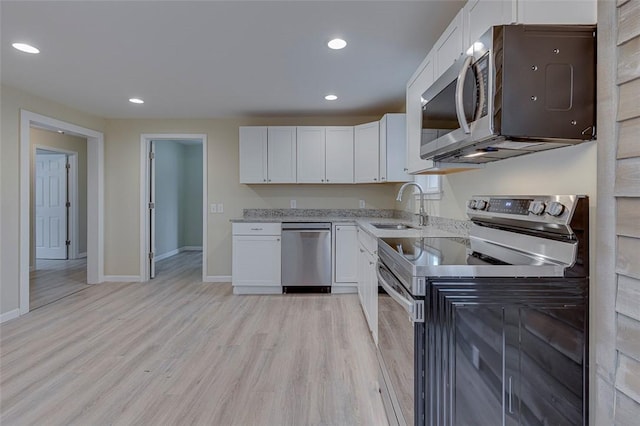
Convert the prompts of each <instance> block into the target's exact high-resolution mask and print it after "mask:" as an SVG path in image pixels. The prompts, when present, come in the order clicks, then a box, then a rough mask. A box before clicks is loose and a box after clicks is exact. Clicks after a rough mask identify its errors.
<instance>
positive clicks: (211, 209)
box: [209, 204, 218, 213]
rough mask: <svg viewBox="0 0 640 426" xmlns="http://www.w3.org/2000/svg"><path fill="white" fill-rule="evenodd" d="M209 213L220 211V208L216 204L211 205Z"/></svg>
mask: <svg viewBox="0 0 640 426" xmlns="http://www.w3.org/2000/svg"><path fill="white" fill-rule="evenodd" d="M209 213H218V208H217V206H216V205H215V204H211V205H210V206H209Z"/></svg>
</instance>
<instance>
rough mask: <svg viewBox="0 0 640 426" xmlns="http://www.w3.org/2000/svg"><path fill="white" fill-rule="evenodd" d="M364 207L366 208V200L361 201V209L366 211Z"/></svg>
mask: <svg viewBox="0 0 640 426" xmlns="http://www.w3.org/2000/svg"><path fill="white" fill-rule="evenodd" d="M364 206H365V202H364V200H360V208H361V209H364Z"/></svg>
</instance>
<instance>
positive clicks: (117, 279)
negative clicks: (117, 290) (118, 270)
mask: <svg viewBox="0 0 640 426" xmlns="http://www.w3.org/2000/svg"><path fill="white" fill-rule="evenodd" d="M141 281H142V280H141V279H140V275H105V276H104V282H108V283H139V282H141Z"/></svg>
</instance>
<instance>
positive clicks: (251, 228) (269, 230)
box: [232, 222, 282, 235]
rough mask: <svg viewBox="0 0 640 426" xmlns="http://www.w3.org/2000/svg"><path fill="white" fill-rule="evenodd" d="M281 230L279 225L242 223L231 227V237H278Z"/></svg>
mask: <svg viewBox="0 0 640 426" xmlns="http://www.w3.org/2000/svg"><path fill="white" fill-rule="evenodd" d="M281 229H282V224H280V223H260V222H242V223H234V224H233V226H232V230H233V235H280V234H281Z"/></svg>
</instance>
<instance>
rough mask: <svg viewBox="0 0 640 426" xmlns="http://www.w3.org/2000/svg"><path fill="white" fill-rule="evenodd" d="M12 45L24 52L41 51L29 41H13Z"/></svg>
mask: <svg viewBox="0 0 640 426" xmlns="http://www.w3.org/2000/svg"><path fill="white" fill-rule="evenodd" d="M12 46H13V47H14V48H16V49H18V50H19V51H21V52H24V53H40V49H38V48H37V47H33V46H31V45H30V44H27V43H13V44H12Z"/></svg>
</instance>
